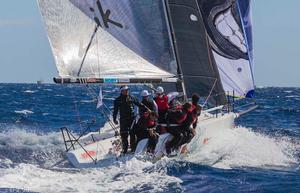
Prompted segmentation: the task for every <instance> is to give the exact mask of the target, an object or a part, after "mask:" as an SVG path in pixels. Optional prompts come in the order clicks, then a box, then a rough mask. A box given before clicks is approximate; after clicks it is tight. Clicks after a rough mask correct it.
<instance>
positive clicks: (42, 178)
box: [0, 126, 300, 192]
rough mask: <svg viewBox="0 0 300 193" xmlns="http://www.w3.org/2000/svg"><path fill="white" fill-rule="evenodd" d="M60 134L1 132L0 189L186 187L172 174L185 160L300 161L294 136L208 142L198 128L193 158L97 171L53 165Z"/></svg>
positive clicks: (224, 135)
mask: <svg viewBox="0 0 300 193" xmlns="http://www.w3.org/2000/svg"><path fill="white" fill-rule="evenodd" d="M105 128H107V126H104V129H105ZM59 136H60V133H59V132H53V133H46V134H38V133H36V132H29V131H27V130H20V129H13V130H9V131H6V132H2V133H0V150H1V151H0V152H1V153H0V163H1V164H0V181H1V183H0V188H14V189H23V190H27V191H37V192H116V191H120V192H126V191H133V190H134V191H141V192H163V191H165V190H168V191H169V192H172V191H182V190H184V188H183V187H182V180H181V179H180V178H178V177H175V176H172V174H170V173H169V171H170V170H176V168H180V167H181V166H182V164H183V165H184V164H185V163H190V162H191V163H195V164H197V165H209V166H213V167H217V168H222V169H230V168H236V167H263V168H264V167H270V166H278V167H290V166H291V165H292V164H294V163H297V162H298V160H297V159H296V158H295V156H294V155H295V153H297V149H299V147H300V145H299V144H298V145H297V144H294V143H292V142H291V141H290V139H288V138H283V139H279V138H275V137H271V136H267V135H263V134H260V133H257V132H254V131H252V130H251V129H249V128H245V127H238V128H235V129H220V130H219V131H218V133H216V134H215V135H214V136H213V138H211V139H209V140H208V142H207V143H205V144H203V140H201V132H198V135H197V136H196V137H195V139H193V141H192V143H191V146H190V147H191V148H190V154H189V156H187V157H182V158H178V159H172V158H164V159H162V160H160V161H158V162H156V163H152V162H149V161H145V160H141V159H137V158H132V159H129V160H125V161H118V162H117V161H112V162H111V164H109V165H108V166H106V167H101V168H95V169H83V170H77V169H71V168H65V166H64V168H55V169H47V167H48V166H51V165H53V164H54V163H55V162H57V161H58V160H61V159H63V158H64V156H63V154H64V145H63V141H62V139H61V137H59ZM15 152H17V153H15ZM19 160H21V161H19ZM36 160H39V161H40V162H42V163H39V162H38V161H36ZM182 161H183V162H182ZM66 182H67V183H66Z"/></svg>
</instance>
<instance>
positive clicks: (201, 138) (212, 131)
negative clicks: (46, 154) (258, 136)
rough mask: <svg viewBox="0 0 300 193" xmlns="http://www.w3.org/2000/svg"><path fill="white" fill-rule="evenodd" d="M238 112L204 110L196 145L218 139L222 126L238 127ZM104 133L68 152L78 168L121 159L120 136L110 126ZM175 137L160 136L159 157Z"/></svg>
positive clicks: (140, 148)
mask: <svg viewBox="0 0 300 193" xmlns="http://www.w3.org/2000/svg"><path fill="white" fill-rule="evenodd" d="M236 117H237V116H236V114H235V113H229V114H225V115H219V116H218V117H217V118H216V117H214V116H213V115H211V114H208V113H205V114H204V113H203V114H202V115H201V116H200V117H199V119H198V127H197V136H196V137H194V139H193V140H192V142H191V143H192V144H195V143H196V144H205V143H209V141H211V140H213V139H214V136H216V135H217V134H218V131H220V129H227V128H233V127H234V120H235V118H236ZM101 132H102V133H101V134H99V133H90V134H89V135H87V136H85V137H83V142H84V141H85V140H86V141H90V139H91V135H93V137H94V138H95V139H96V142H94V143H90V144H86V145H83V147H84V149H85V150H83V149H82V148H80V147H79V148H78V149H75V150H71V151H69V152H68V153H67V157H68V159H69V161H70V162H71V164H72V165H74V166H75V167H76V168H88V167H98V166H103V165H105V163H109V162H111V161H112V160H116V159H119V158H120V152H121V145H120V143H121V142H120V139H119V138H117V137H114V132H113V130H110V129H106V130H103V131H101ZM171 138H172V135H170V134H168V133H166V134H162V135H161V136H160V137H159V141H158V143H157V145H156V149H155V157H157V158H160V157H162V156H164V155H165V154H166V152H165V143H166V142H167V141H168V140H170V139H171ZM195 140H197V141H195ZM147 144H148V140H142V141H141V142H140V143H139V144H138V146H137V148H136V152H135V154H136V155H137V154H143V153H144V152H145V151H146V149H147Z"/></svg>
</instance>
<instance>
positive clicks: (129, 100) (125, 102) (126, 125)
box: [113, 85, 140, 154]
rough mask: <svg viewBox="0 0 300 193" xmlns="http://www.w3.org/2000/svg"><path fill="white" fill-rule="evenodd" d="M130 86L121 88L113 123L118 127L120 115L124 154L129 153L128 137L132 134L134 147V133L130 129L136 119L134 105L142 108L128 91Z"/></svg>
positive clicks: (131, 143)
mask: <svg viewBox="0 0 300 193" xmlns="http://www.w3.org/2000/svg"><path fill="white" fill-rule="evenodd" d="M128 89H129V88H128V86H126V85H124V86H121V87H120V96H119V97H117V98H116V99H115V101H114V111H113V121H114V123H115V124H116V125H118V124H119V122H118V121H117V115H118V113H120V135H121V140H122V153H124V154H125V153H127V150H128V135H129V134H130V145H131V146H132V145H134V139H135V137H134V136H133V133H132V132H130V129H131V128H132V126H133V122H134V119H135V114H134V105H137V106H140V103H139V102H138V100H137V99H136V98H135V97H133V96H131V95H130V94H129V91H128Z"/></svg>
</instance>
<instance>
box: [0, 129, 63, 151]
mask: <svg viewBox="0 0 300 193" xmlns="http://www.w3.org/2000/svg"><path fill="white" fill-rule="evenodd" d="M62 144H63V141H62V138H61V136H60V133H59V132H53V133H48V134H45V135H39V134H37V133H35V132H29V131H26V130H22V129H12V130H8V131H5V132H2V133H0V147H3V146H6V147H7V146H9V147H10V148H13V149H31V150H36V149H44V148H46V149H51V148H52V149H53V148H59V147H58V145H62Z"/></svg>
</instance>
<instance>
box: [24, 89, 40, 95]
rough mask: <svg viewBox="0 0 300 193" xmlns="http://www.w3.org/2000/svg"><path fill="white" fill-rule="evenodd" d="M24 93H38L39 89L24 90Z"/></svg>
mask: <svg viewBox="0 0 300 193" xmlns="http://www.w3.org/2000/svg"><path fill="white" fill-rule="evenodd" d="M23 92H24V93H30V94H33V93H36V92H38V91H37V90H25V91H23Z"/></svg>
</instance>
